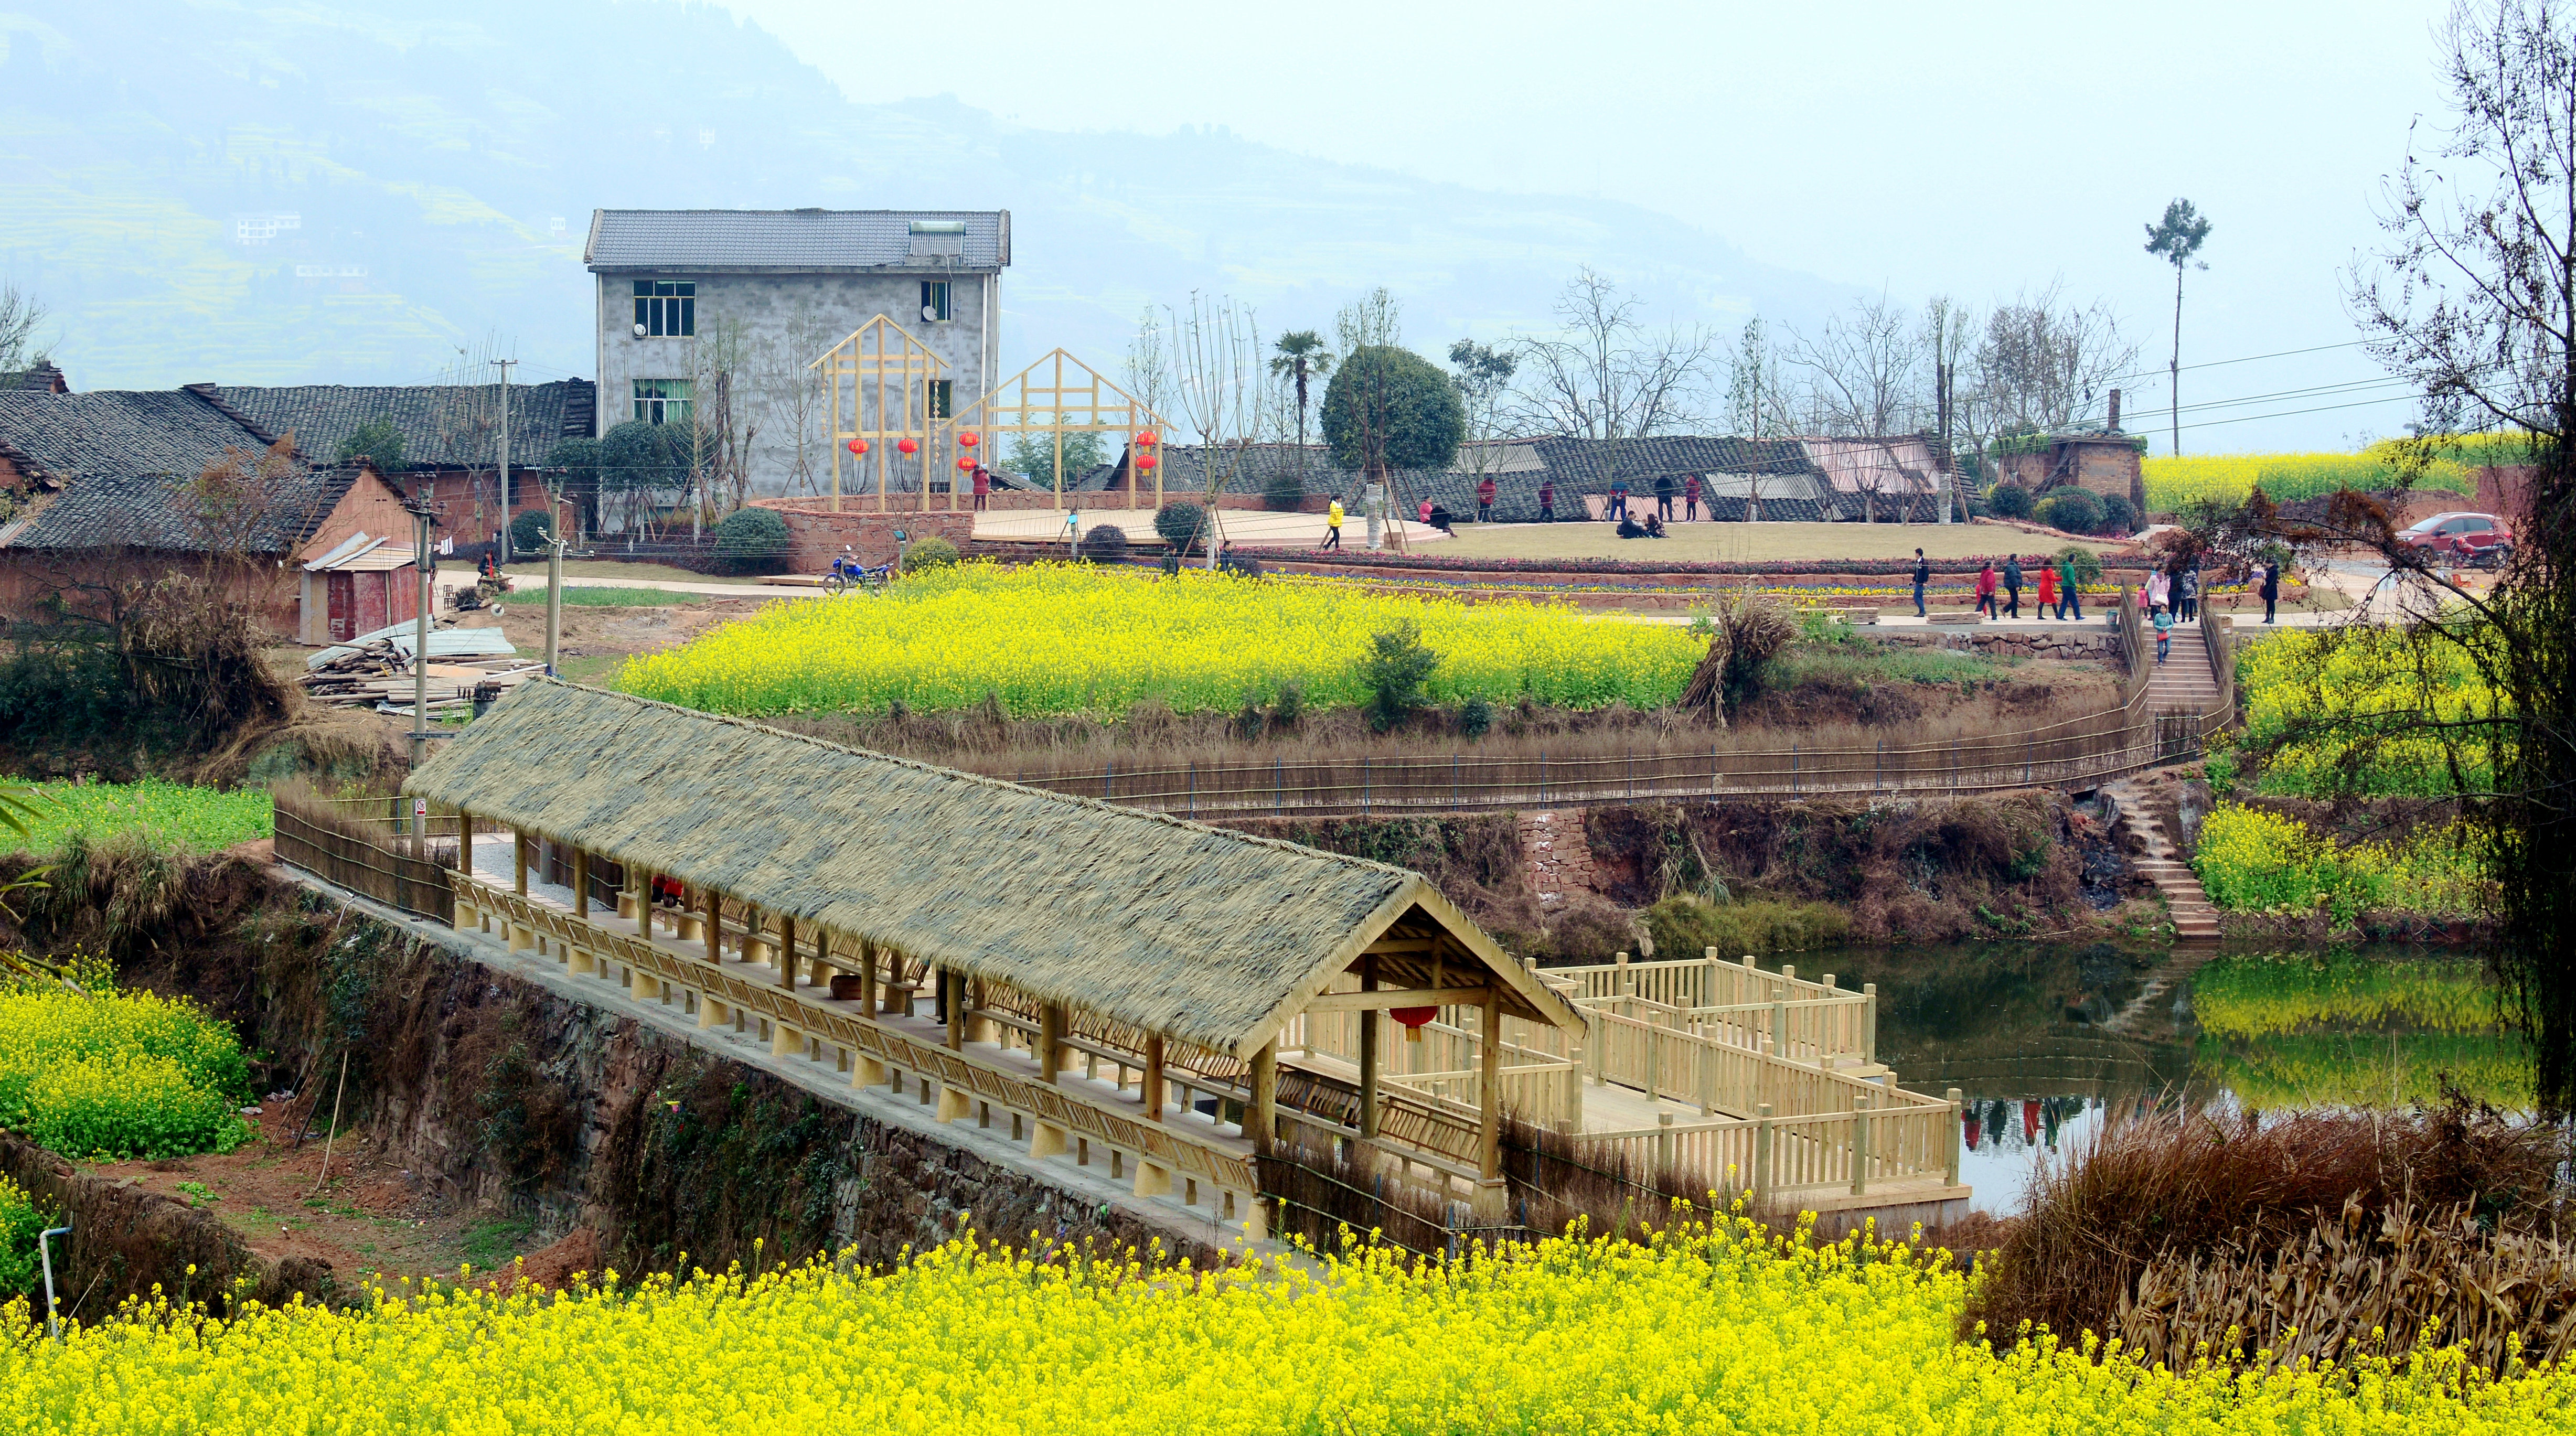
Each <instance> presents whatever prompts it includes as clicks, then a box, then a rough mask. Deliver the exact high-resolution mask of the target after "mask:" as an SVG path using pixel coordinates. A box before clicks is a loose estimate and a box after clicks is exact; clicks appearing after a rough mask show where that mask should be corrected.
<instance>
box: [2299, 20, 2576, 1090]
mask: <svg viewBox="0 0 2576 1436" xmlns="http://www.w3.org/2000/svg"><path fill="white" fill-rule="evenodd" d="M2440 44H2441V57H2440V64H2441V68H2442V71H2443V79H2444V80H2445V82H2446V87H2447V88H2448V90H2449V91H2450V100H2451V120H2452V123H2451V125H2450V127H2449V128H2448V129H2447V131H2444V132H2440V133H2438V136H2437V138H2436V139H2435V142H2434V143H2433V144H2432V145H2431V146H2430V147H2429V148H2424V149H2418V148H2417V146H2416V145H2415V144H2414V143H2412V142H2410V144H2409V146H2408V154H2407V157H2406V163H2405V165H2404V167H2403V168H2402V169H2401V170H2400V171H2399V173H2398V175H2397V177H2396V178H2395V179H2394V180H2393V181H2391V182H2390V184H2389V187H2388V202H2389V207H2388V209H2387V210H2386V211H2385V212H2384V213H2383V215H2382V224H2383V226H2384V228H2385V229H2386V230H2387V232H2388V235H2389V243H2388V246H2387V248H2386V249H2385V250H2383V251H2382V253H2381V255H2380V257H2379V258H2380V263H2381V266H2382V267H2381V269H2380V271H2379V272H2377V273H2373V274H2370V275H2367V276H2356V277H2355V278H2354V280H2353V281H2352V283H2351V288H2350V302H2351V304H2352V306H2353V308H2354V310H2355V311H2356V313H2358V315H2359V316H2360V319H2361V323H2362V326H2363V328H2364V330H2365V331H2366V332H2367V333H2368V335H2369V336H2370V338H2371V339H2372V341H2373V343H2372V345H2371V349H2372V352H2373V353H2374V354H2375V355H2376V356H2377V357H2378V359H2379V360H2380V362H2381V363H2382V364H2383V365H2385V366H2386V367H2387V368H2388V369H2389V370H2390V372H2392V373H2395V374H2399V375H2402V376H2404V377H2405V378H2407V379H2409V380H2411V381H2412V382H2413V383H2414V384H2415V385H2416V386H2417V387H2418V388H2419V390H2420V391H2421V392H2422V394H2423V395H2424V420H2425V424H2424V429H2425V431H2426V433H2427V434H2428V437H2426V438H2423V439H2419V440H2418V441H2416V443H2415V444H2413V445H2412V446H2410V447H2411V449H2412V453H2411V454H2410V455H2409V458H2410V459H2411V460H2412V461H2413V463H2415V464H2421V463H2423V462H2428V461H2429V460H2430V459H2432V458H2433V457H2436V456H2437V455H2438V454H2439V452H2440V450H2441V447H2442V444H2443V443H2444V442H2445V439H2444V437H2443V436H2446V435H2448V434H2451V433H2455V432H2458V431H2459V430H2461V429H2491V430H2502V431H2505V432H2507V433H2511V434H2516V435H2519V436H2520V437H2521V439H2522V441H2523V443H2522V447H2523V448H2524V450H2525V451H2526V452H2525V457H2526V458H2527V459H2528V470H2527V472H2528V480H2527V483H2528V487H2527V489H2526V495H2525V506H2524V512H2523V513H2522V514H2520V515H2518V516H2517V517H2516V519H2515V522H2514V529H2515V532H2514V538H2515V543H2514V549H2513V555H2512V558H2511V560H2510V562H2509V564H2508V567H2507V568H2506V570H2505V574H2504V576H2503V578H2502V579H2501V580H2500V581H2499V582H2498V583H2497V584H2496V586H2495V588H2494V590H2493V591H2492V592H2490V593H2486V594H2479V593H2476V592H2473V591H2471V590H2470V589H2468V588H2467V587H2466V586H2464V585H2462V584H2460V583H2458V582H2456V581H2455V580H2453V579H2452V578H2450V577H2449V576H2448V575H2447V574H2445V573H2443V572H2441V571H2440V570H2438V569H2436V568H2435V567H2433V566H2432V563H2431V562H2430V561H2429V560H2428V559H2427V557H2426V556H2425V555H2424V554H2423V552H2422V551H2420V550H2417V549H2414V548H2412V547H2411V546H2409V545H2406V544H2403V543H2401V542H2399V541H2398V540H2397V537H2396V533H2395V531H2394V525H2395V523H2396V519H2395V517H2393V516H2392V515H2390V514H2389V513H2388V512H2387V510H2386V509H2384V508H2382V507H2381V506H2379V505H2378V504H2377V503H2376V502H2374V501H2372V500H2370V499H2369V498H2367V497H2366V496H2360V495H2343V496H2339V497H2338V499H2337V501H2336V502H2335V504H2334V506H2333V508H2332V510H2331V514H2332V517H2331V520H2330V522H2329V525H2328V528H2329V530H2330V532H2329V534H2328V537H2331V538H2337V539H2342V540H2344V541H2347V542H2350V541H2355V540H2359V541H2361V542H2365V543H2366V544H2368V546H2369V547H2371V548H2373V549H2375V550H2377V551H2378V553H2379V554H2380V555H2381V557H2383V558H2384V559H2386V560H2387V561H2388V563H2389V565H2390V575H2391V578H2392V580H2394V581H2395V582H2396V583H2397V584H2398V585H2399V586H2401V587H2403V588H2406V589H2409V590H2411V591H2412V593H2413V595H2414V597H2415V601H2414V602H2413V603H2412V604H2410V605H2408V607H2409V608H2410V609H2411V611H2412V612H2413V614H2414V615H2415V619H2414V621H2413V622H2412V623H2410V624H2409V625H2408V626H2407V628H2406V630H2405V631H2406V633H2407V635H2408V636H2409V637H2410V638H2411V639H2412V641H2413V642H2414V643H2416V644H2417V645H2420V646H2428V647H2430V646H2444V645H2447V646H2448V647H2449V648H2451V649H2452V650H2453V654H2452V655H2446V657H2447V656H2456V655H2465V656H2466V658H2467V660H2468V661H2469V662H2471V663H2472V664H2474V665H2475V666H2476V668H2477V671H2478V672H2479V674H2480V676H2481V677H2482V678H2483V679H2484V680H2485V684H2486V687H2487V688H2488V690H2489V691H2490V692H2491V693H2492V694H2493V695H2494V700H2493V701H2492V702H2491V703H2488V704H2485V705H2481V706H2480V707H2479V708H2475V709H2471V710H2469V711H2457V712H2455V711H2451V710H2449V709H2445V708H2441V707H2438V706H2437V705H2436V704H2435V703H2433V702H2431V701H2429V699H2428V698H2417V699H2416V700H2415V701H2408V700H2407V699H2406V698H2390V697H2387V696H2385V695H2382V696H2381V701H2380V702H2379V703H2377V704H2375V705H2366V706H2367V707H2368V708H2371V709H2375V710H2376V711H2359V712H2356V711H2354V710H2355V709H2356V708H2357V707H2364V706H2365V705H2359V704H2356V703H2355V702H2354V701H2353V698H2354V695H2352V694H2351V693H2350V692H2349V691H2348V690H2349V685H2338V686H2336V687H2333V688H2325V687H2322V686H2321V688H2320V692H2321V695H2322V696H2323V697H2324V698H2325V699H2327V700H2328V701H2329V702H2330V703H2331V704H2332V705H2333V706H2332V707H2330V708H2329V709H2328V711H2327V712H2326V713H2324V714H2322V715H2320V721H2329V722H2330V721H2334V720H2335V718H2336V717H2337V712H2336V710H2337V709H2339V710H2340V717H2341V719H2342V720H2343V722H2344V723H2345V724H2346V725H2347V726H2348V727H2351V728H2357V729H2359V730H2360V731H2361V732H2363V733H2364V734H2365V736H2378V735H2383V734H2385V735H2388V736H2394V737H2396V738H2398V739H2400V740H2401V741H2411V742H2413V743H2416V744H2418V745H2423V744H2425V740H2428V739H2429V740H2432V746H2434V747H2435V748H2436V749H2437V751H2440V752H2442V753H2443V754H2444V755H2445V756H2446V757H2447V758H2448V759H2449V766H2450V775H2451V781H2452V784H2453V786H2454V787H2455V788H2457V789H2458V790H2459V791H2460V792H2461V793H2462V801H2463V803H2464V804H2465V806H2466V810H2467V813H2468V816H2469V817H2470V818H2471V820H2472V821H2474V822H2476V823H2477V824H2478V825H2479V826H2480V827H2481V828H2482V829H2483V830H2484V833H2485V836H2486V837H2487V839H2488V842H2487V844H2486V848H2487V853H2486V856H2487V868H2488V876H2490V877H2491V878H2493V879H2494V880H2495V883H2496V888H2497V892H2498V894H2499V904H2500V908H2501V912H2500V916H2501V918H2502V931H2501V932H2500V934H2499V939H2500V940H2499V941H2498V942H2497V944H2496V945H2495V947H2494V948H2493V949H2491V950H2492V951H2493V952H2494V954H2495V962H2496V964H2497V967H2498V969H2499V972H2500V974H2501V975H2502V977H2503V978H2504V979H2505V982H2506V984H2507V987H2508V990H2509V991H2510V992H2511V993H2512V995H2513V997H2514V1000H2515V1002H2516V1004H2517V1006H2518V1009H2519V1011H2520V1014H2521V1016H2522V1020H2523V1025H2524V1027H2525V1028H2526V1030H2527V1031H2529V1032H2530V1034H2531V1035H2532V1037H2533V1046H2534V1049H2535V1057H2536V1065H2537V1068H2538V1073H2537V1082H2536V1084H2535V1085H2536V1089H2537V1090H2536V1093H2535V1096H2536V1098H2537V1104H2538V1106H2539V1108H2540V1110H2541V1111H2542V1112H2543V1113H2544V1114H2546V1115H2549V1116H2552V1117H2559V1118H2563V1117H2564V1116H2566V1115H2567V1114H2568V1113H2569V1112H2570V1110H2571V1109H2576V448H2571V445H2576V12H2571V11H2570V10H2569V9H2568V8H2567V7H2566V6H2565V5H2564V4H2562V3H2561V0H2487V3H2484V4H2480V5H2476V6H2472V5H2470V4H2467V3H2455V5H2454V8H2453V9H2452V11H2451V14H2450V17H2449V20H2448V21H2447V23H2446V24H2445V25H2444V27H2443V29H2442V31H2441V36H2440ZM2482 772H2483V773H2486V774H2491V776H2490V777H2486V778H2485V779H2484V781H2479V780H2478V779H2479V775H2480V774H2481V773H2482Z"/></svg>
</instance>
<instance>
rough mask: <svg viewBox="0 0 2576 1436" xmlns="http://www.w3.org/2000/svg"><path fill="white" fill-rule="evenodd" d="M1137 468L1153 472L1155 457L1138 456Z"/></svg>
mask: <svg viewBox="0 0 2576 1436" xmlns="http://www.w3.org/2000/svg"><path fill="white" fill-rule="evenodd" d="M1136 467H1138V468H1140V469H1143V470H1146V471H1147V472H1149V473H1150V472H1152V470H1153V467H1154V456H1153V455H1151V454H1138V455H1137V456H1136Z"/></svg>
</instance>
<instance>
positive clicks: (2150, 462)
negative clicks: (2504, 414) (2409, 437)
mask: <svg viewBox="0 0 2576 1436" xmlns="http://www.w3.org/2000/svg"><path fill="white" fill-rule="evenodd" d="M2477 437H2479V436H2464V438H2465V439H2471V440H2474V439H2476V438H2477ZM2489 447H2490V446H2485V445H2480V444H2477V443H2474V442H2468V443H2464V442H2462V441H2460V440H2454V441H2453V442H2452V444H2451V445H2450V446H2449V448H2448V449H2447V450H2446V451H2445V452H2444V453H2443V455H2442V456H2440V457H2436V458H2434V459H2432V460H2431V461H2430V462H2429V463H2428V464H2426V465H2425V466H2424V468H2423V469H2422V471H2421V472H2420V473H2418V474H2417V475H2416V476H2415V481H2414V484H2415V487H2416V488H2418V489H2442V490H2448V491H2449V492H2451V493H2455V494H2459V495H2462V496H2463V497H2467V496H2470V495H2474V494H2476V493H2477V491H2478V484H2477V476H2476V475H2475V474H2474V473H2472V472H2471V471H2470V470H2471V467H2472V466H2473V465H2476V464H2480V463H2487V462H2508V463H2509V462H2513V460H2511V459H2510V458H2506V459H2502V460H2496V459H2491V458H2489V457H2488V451H2489ZM2402 472H2403V470H2402V466H2401V464H2400V462H2399V457H2398V454H2397V452H2396V450H2395V448H2394V447H2393V446H2392V445H2391V444H2388V443H2379V444H2373V445H2371V446H2370V447H2369V448H2367V449H2365V450H2363V451H2362V452H2360V453H2358V454H2323V453H2306V454H2185V455H2182V456H2180V457H2173V456H2166V457H2163V458H2149V459H2147V460H2145V461H2144V464H2143V469H2142V474H2141V477H2142V478H2143V480H2144V482H2145V485H2146V491H2147V510H2148V512H2150V513H2160V514H2164V513H2173V512H2175V511H2176V510H2178V509H2180V508H2181V507H2182V506H2183V505H2185V504H2188V503H2191V502H2193V501H2195V500H2214V501H2218V502H2235V501H2239V500H2242V499H2243V498H2245V497H2246V496H2247V495H2248V494H2251V493H2252V492H2253V491H2254V487H2255V485H2257V484H2260V485H2262V488H2263V493H2264V496H2265V497H2267V498H2269V499H2271V500H2272V501H2273V502H2274V503H2289V502H2291V501H2293V500H2297V499H2313V498H2322V497H2324V496H2325V495H2327V494H2331V493H2334V492H2336V491H2337V490H2340V489H2360V490H2365V491H2366V490H2373V489H2387V488H2393V487H2395V486H2396V484H2397V482H2398V479H2399V475H2400V474H2401V473H2402Z"/></svg>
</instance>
